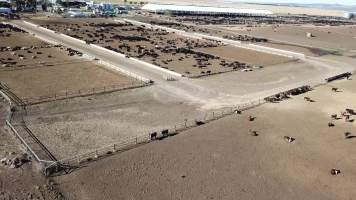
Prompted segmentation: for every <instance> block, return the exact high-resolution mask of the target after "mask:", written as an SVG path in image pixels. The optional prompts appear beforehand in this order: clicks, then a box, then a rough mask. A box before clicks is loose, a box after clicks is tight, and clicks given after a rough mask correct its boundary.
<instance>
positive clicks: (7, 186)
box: [0, 104, 64, 200]
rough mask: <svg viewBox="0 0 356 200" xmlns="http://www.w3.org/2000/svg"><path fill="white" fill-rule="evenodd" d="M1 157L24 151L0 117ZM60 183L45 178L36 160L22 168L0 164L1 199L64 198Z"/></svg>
mask: <svg viewBox="0 0 356 200" xmlns="http://www.w3.org/2000/svg"><path fill="white" fill-rule="evenodd" d="M3 108H4V107H2V104H0V115H3V114H4V110H3ZM0 120H1V121H0V159H3V158H4V157H6V156H8V154H9V153H11V154H14V155H16V154H21V153H23V150H22V147H21V146H20V144H19V141H18V140H16V139H15V138H14V137H13V136H11V135H10V134H9V132H7V131H6V130H5V129H4V128H3V125H4V123H3V119H2V118H1V117H0ZM57 186H58V185H57V184H56V183H55V182H54V181H53V180H50V179H45V178H44V176H43V175H42V174H40V173H39V170H38V166H37V164H36V163H35V162H29V163H26V164H24V165H22V166H21V167H20V168H16V169H11V168H8V167H6V166H3V165H2V164H0V199H1V200H13V199H18V200H35V199H43V200H54V199H56V200H62V199H64V197H63V195H62V194H61V193H60V192H59V190H58V187H57Z"/></svg>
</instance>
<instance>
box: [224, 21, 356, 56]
mask: <svg viewBox="0 0 356 200" xmlns="http://www.w3.org/2000/svg"><path fill="white" fill-rule="evenodd" d="M226 29H228V30H232V31H234V32H236V33H239V34H247V35H252V36H255V37H263V38H267V39H271V40H275V41H280V42H288V43H292V44H299V45H305V46H310V47H317V48H324V49H326V50H340V51H350V50H355V49H356V37H355V35H356V26H336V27H330V26H310V25H301V26H291V25H279V26H261V27H228V28H226ZM307 33H311V34H312V35H313V37H310V38H307Z"/></svg>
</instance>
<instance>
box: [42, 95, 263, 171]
mask: <svg viewBox="0 0 356 200" xmlns="http://www.w3.org/2000/svg"><path fill="white" fill-rule="evenodd" d="M265 102H266V101H265V100H263V99H258V100H256V101H251V102H248V103H244V104H239V105H236V106H233V107H226V108H222V109H219V110H215V111H211V112H208V113H206V114H205V116H204V117H201V118H198V119H194V120H188V119H186V120H184V121H183V122H181V123H178V124H176V125H173V126H170V127H169V128H166V129H161V130H158V131H151V132H147V133H143V134H138V135H136V136H134V137H130V138H126V139H124V140H121V141H119V142H117V143H113V144H110V145H107V146H104V147H101V148H97V149H95V150H92V151H89V152H87V153H82V154H78V155H75V156H73V157H69V158H65V159H62V160H59V161H57V162H54V163H52V164H51V165H49V166H48V167H46V168H45V170H44V173H45V174H46V175H51V174H55V173H61V172H63V171H66V169H75V168H79V167H81V166H83V165H85V164H87V163H89V162H92V161H95V160H98V159H100V158H103V157H106V156H109V155H112V154H113V153H115V152H122V151H125V150H129V149H131V148H134V147H136V146H138V145H141V144H145V143H149V142H152V141H156V140H161V139H163V138H166V137H169V136H173V135H176V134H178V133H179V132H182V131H185V130H188V129H190V128H193V127H197V126H201V125H203V124H206V123H208V122H210V121H214V120H217V119H220V118H223V117H225V116H228V115H231V114H234V113H240V112H241V111H244V110H247V109H250V108H253V107H256V106H258V105H261V104H263V103H265Z"/></svg>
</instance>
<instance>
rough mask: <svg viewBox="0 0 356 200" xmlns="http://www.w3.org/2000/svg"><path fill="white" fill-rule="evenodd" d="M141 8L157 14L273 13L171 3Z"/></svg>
mask: <svg viewBox="0 0 356 200" xmlns="http://www.w3.org/2000/svg"><path fill="white" fill-rule="evenodd" d="M142 10H146V11H149V12H154V13H158V14H164V13H171V14H174V15H220V16H221V15H225V16H226V15H228V16H265V15H271V14H273V13H272V12H271V11H269V10H258V9H237V8H223V7H208V6H181V5H172V4H146V5H144V6H143V7H142Z"/></svg>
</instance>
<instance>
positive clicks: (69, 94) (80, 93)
mask: <svg viewBox="0 0 356 200" xmlns="http://www.w3.org/2000/svg"><path fill="white" fill-rule="evenodd" d="M151 84H152V83H146V82H141V81H136V80H133V81H132V82H130V83H128V84H124V85H123V84H121V85H111V86H104V87H96V88H87V89H79V90H66V91H63V92H58V93H53V94H50V95H47V96H40V97H33V98H31V97H29V98H22V101H23V102H24V103H25V104H26V105H34V104H40V103H44V102H50V101H56V100H63V99H69V98H74V97H85V96H91V95H94V94H103V93H110V92H116V91H121V90H128V89H134V88H140V87H145V86H149V85H151Z"/></svg>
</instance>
